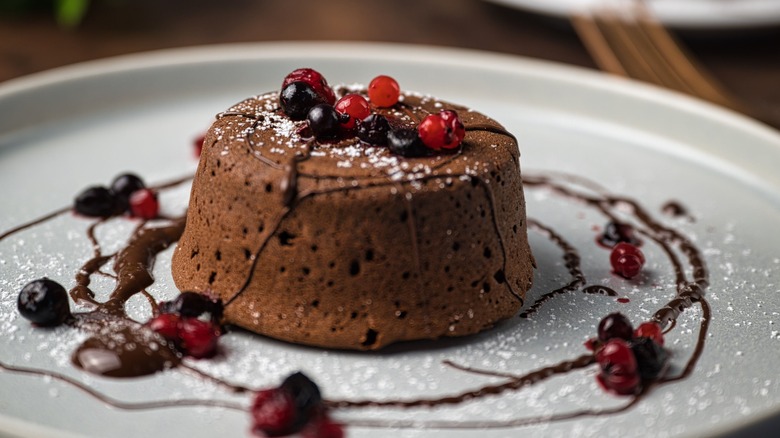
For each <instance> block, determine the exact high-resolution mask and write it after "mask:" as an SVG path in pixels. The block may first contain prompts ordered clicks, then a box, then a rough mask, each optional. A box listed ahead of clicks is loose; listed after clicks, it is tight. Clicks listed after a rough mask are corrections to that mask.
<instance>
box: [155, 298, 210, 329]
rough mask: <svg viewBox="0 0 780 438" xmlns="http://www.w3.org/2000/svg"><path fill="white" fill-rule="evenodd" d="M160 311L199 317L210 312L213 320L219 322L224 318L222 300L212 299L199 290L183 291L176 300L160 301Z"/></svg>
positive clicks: (186, 316) (187, 316)
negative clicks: (198, 291)
mask: <svg viewBox="0 0 780 438" xmlns="http://www.w3.org/2000/svg"><path fill="white" fill-rule="evenodd" d="M160 312H162V313H175V314H178V315H180V316H182V317H185V318H197V317H199V316H201V315H203V314H204V313H208V314H210V315H211V319H212V321H215V322H218V321H219V320H220V319H221V318H222V301H212V300H211V299H210V298H208V297H207V296H205V295H201V294H199V293H197V292H182V293H180V294H179V296H178V297H176V298H175V299H174V300H172V301H163V302H162V303H160Z"/></svg>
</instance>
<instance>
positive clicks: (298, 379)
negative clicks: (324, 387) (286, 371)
mask: <svg viewBox="0 0 780 438" xmlns="http://www.w3.org/2000/svg"><path fill="white" fill-rule="evenodd" d="M281 389H282V390H283V391H287V392H288V393H289V394H290V395H292V396H293V400H295V409H296V415H295V419H296V421H295V422H296V424H303V423H306V422H308V420H309V419H310V418H312V416H314V415H315V414H316V413H317V411H319V410H320V409H321V408H322V395H321V394H320V388H319V387H317V384H316V383H314V382H313V381H312V380H311V379H309V378H308V377H307V376H306V375H305V374H303V373H301V372H297V373H294V374H291V375H290V376H288V377H287V378H286V379H284V382H282V385H281Z"/></svg>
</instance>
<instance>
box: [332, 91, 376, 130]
mask: <svg viewBox="0 0 780 438" xmlns="http://www.w3.org/2000/svg"><path fill="white" fill-rule="evenodd" d="M336 111H338V112H339V113H341V114H346V115H348V116H349V120H347V121H346V122H342V123H341V126H342V128H344V129H355V127H356V125H357V121H358V120H363V119H365V118H366V117H368V116H369V115H370V114H371V105H370V104H369V103H368V101H367V100H366V98H365V97H363V96H361V95H359V94H347V95H346V96H344V97H342V98H341V99H339V100H338V102H336Z"/></svg>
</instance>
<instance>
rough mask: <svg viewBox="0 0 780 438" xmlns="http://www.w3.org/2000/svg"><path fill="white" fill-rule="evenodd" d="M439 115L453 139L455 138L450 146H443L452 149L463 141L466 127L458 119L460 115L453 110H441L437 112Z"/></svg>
mask: <svg viewBox="0 0 780 438" xmlns="http://www.w3.org/2000/svg"><path fill="white" fill-rule="evenodd" d="M439 115H440V116H441V118H442V120H444V123H445V124H446V125H447V128H449V130H450V132H451V133H452V136H453V139H454V140H455V141H454V142H453V143H454V144H452V145H451V146H450V147H446V146H445V147H444V148H445V149H453V148H455V147H457V146H458V145H459V144H460V142H462V141H463V138H464V137H466V127H465V126H463V122H461V121H460V117H458V113H456V112H455V111H452V110H442V111H441V112H439Z"/></svg>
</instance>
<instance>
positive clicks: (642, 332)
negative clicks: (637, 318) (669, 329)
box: [634, 321, 664, 347]
mask: <svg viewBox="0 0 780 438" xmlns="http://www.w3.org/2000/svg"><path fill="white" fill-rule="evenodd" d="M634 337H636V338H650V339H652V340H653V341H655V343H656V344H658V345H659V346H661V347H663V346H664V333H663V330H662V329H661V326H660V325H658V323H655V322H652V321H648V322H643V323H642V324H639V327H637V328H636V330H634Z"/></svg>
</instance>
